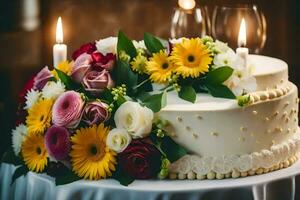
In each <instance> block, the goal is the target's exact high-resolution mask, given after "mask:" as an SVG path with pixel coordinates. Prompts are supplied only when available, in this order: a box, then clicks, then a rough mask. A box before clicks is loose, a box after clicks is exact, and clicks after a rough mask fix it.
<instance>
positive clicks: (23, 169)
mask: <svg viewBox="0 0 300 200" xmlns="http://www.w3.org/2000/svg"><path fill="white" fill-rule="evenodd" d="M28 172H29V170H28V168H27V167H26V166H25V165H21V166H20V167H18V168H17V169H16V170H15V172H14V174H13V176H12V179H11V183H10V184H11V185H12V184H13V183H14V182H15V180H16V179H17V178H19V177H20V176H23V175H24V176H25V175H26V174H27V173H28Z"/></svg>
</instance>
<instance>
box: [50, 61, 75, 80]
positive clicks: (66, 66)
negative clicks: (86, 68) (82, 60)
mask: <svg viewBox="0 0 300 200" xmlns="http://www.w3.org/2000/svg"><path fill="white" fill-rule="evenodd" d="M72 66H73V61H72V62H70V63H69V62H68V61H63V62H60V63H59V64H58V65H57V67H56V68H57V69H59V70H60V71H62V72H64V73H65V74H67V75H68V76H70V75H71V72H72ZM51 73H52V74H53V76H54V77H55V78H56V79H58V75H57V72H56V71H55V69H54V70H52V71H51Z"/></svg>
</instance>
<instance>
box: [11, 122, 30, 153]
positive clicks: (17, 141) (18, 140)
mask: <svg viewBox="0 0 300 200" xmlns="http://www.w3.org/2000/svg"><path fill="white" fill-rule="evenodd" d="M26 134H27V127H26V126H25V125H24V124H20V125H19V126H17V127H16V128H15V129H13V130H12V147H13V150H14V153H15V155H16V156H18V155H19V153H20V151H21V146H22V143H23V140H24V136H25V135H26Z"/></svg>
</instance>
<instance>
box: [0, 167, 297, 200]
mask: <svg viewBox="0 0 300 200" xmlns="http://www.w3.org/2000/svg"><path fill="white" fill-rule="evenodd" d="M15 169H16V167H15V166H13V165H9V164H1V168H0V177H1V178H0V199H3V200H6V199H7V200H8V199H23V200H25V199H28V200H31V199H43V200H53V199H58V200H71V199H72V200H73V199H89V200H90V199H97V200H100V199H105V200H108V199H113V200H118V199H122V200H124V199H126V200H130V199H138V200H140V199H141V200H148V199H149V200H156V199H163V200H168V199H176V200H177V199H178V200H183V199H184V200H189V199H192V200H194V199H195V200H196V199H205V200H219V199H221V200H241V199H242V200H248V199H249V200H251V199H253V200H294V199H295V200H298V199H300V162H297V163H295V164H294V165H292V166H291V167H289V168H286V169H282V170H279V171H274V172H271V173H267V174H263V175H259V176H250V177H246V178H239V179H224V180H203V181H199V180H164V181H160V180H149V181H135V182H133V183H132V184H131V185H129V186H128V187H124V186H121V185H120V184H119V183H118V182H117V181H114V180H101V181H84V180H80V181H76V182H74V183H71V184H67V185H62V186H55V183H54V179H53V178H51V177H49V176H47V175H45V174H35V173H32V172H29V173H28V174H27V175H26V176H25V177H24V176H22V177H20V178H18V179H17V180H16V182H15V183H14V184H12V185H10V183H11V178H12V175H13V172H14V170H15Z"/></svg>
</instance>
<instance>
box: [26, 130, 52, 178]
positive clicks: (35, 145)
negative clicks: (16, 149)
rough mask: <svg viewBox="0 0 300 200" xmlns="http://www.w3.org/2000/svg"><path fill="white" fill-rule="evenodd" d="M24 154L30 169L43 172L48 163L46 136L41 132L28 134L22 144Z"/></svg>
mask: <svg viewBox="0 0 300 200" xmlns="http://www.w3.org/2000/svg"><path fill="white" fill-rule="evenodd" d="M22 156H23V159H24V162H25V164H26V165H27V167H28V169H30V170H31V171H35V172H42V171H43V170H44V169H45V167H46V166H47V163H48V159H47V157H48V153H47V150H46V147H45V143H44V137H43V136H42V135H40V134H27V136H26V137H25V139H24V142H23V144H22Z"/></svg>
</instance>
